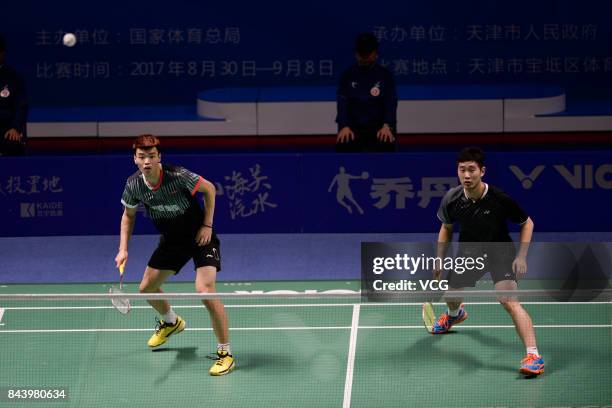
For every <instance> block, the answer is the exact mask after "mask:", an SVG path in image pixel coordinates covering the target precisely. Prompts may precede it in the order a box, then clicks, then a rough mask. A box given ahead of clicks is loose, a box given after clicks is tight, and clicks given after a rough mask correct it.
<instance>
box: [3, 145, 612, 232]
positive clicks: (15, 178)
mask: <svg viewBox="0 0 612 408" xmlns="http://www.w3.org/2000/svg"><path fill="white" fill-rule="evenodd" d="M611 157H612V152H610V151H597V152H562V153H560V152H555V153H552V152H551V153H546V152H538V153H525V152H512V153H491V154H490V155H489V157H488V164H487V171H486V175H485V178H484V179H485V181H487V182H489V183H491V184H493V185H496V186H498V187H500V188H502V189H503V190H505V191H507V192H508V193H509V194H510V195H511V196H512V197H514V198H515V200H516V201H518V203H519V204H520V205H521V206H522V207H523V208H524V209H525V211H526V212H527V213H528V214H529V215H530V216H531V217H532V219H533V220H534V222H535V225H536V230H537V231H568V232H571V231H612V211H610V208H611V204H612V162H611V160H610V158H611ZM163 161H164V162H171V163H174V164H179V165H183V166H185V167H186V168H188V169H190V170H192V171H194V172H196V173H199V174H200V175H202V176H203V177H204V178H206V179H208V180H210V181H212V182H214V183H215V185H216V186H217V195H218V196H217V203H216V209H215V228H216V229H217V231H218V232H219V233H297V232H310V233H319V232H322V233H329V232H395V233H413V232H435V231H437V230H438V229H439V227H440V222H439V221H438V219H437V218H436V211H437V209H438V206H439V204H440V199H441V198H442V196H443V195H444V194H445V192H446V191H447V190H448V188H449V187H451V186H453V185H456V184H457V182H458V181H457V176H456V169H455V153H426V154H391V155H384V154H381V155H377V154H369V155H368V154H364V155H337V154H312V155H305V154H276V155H274V154H260V155H251V154H245V155H200V156H195V155H185V156H178V155H176V156H171V155H167V156H166V155H164V156H163ZM135 170H136V168H135V165H134V163H133V161H132V157H131V156H130V155H126V156H91V157H22V158H2V159H0V218H1V220H2V222H1V223H0V236H45V235H93V234H98V235H99V234H103V235H104V234H116V233H117V232H118V228H119V219H120V217H121V213H122V205H121V204H120V198H121V194H122V191H123V187H124V183H125V180H126V178H127V177H128V176H129V175H130V174H132V173H133V172H134V171H135ZM138 218H139V220H138V222H137V225H136V231H135V232H136V233H153V232H154V229H153V227H152V224H151V222H150V221H149V220H146V219H143V218H146V217H145V216H144V211H143V212H141V213H140V215H139V217H138ZM515 230H516V228H515Z"/></svg>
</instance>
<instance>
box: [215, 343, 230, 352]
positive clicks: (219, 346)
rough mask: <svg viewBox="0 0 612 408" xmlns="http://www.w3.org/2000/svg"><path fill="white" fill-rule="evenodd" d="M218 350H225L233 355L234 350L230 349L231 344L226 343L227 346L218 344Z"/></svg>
mask: <svg viewBox="0 0 612 408" xmlns="http://www.w3.org/2000/svg"><path fill="white" fill-rule="evenodd" d="M217 350H225V351H227V354H232V348H231V347H230V344H229V343H225V344H221V343H217Z"/></svg>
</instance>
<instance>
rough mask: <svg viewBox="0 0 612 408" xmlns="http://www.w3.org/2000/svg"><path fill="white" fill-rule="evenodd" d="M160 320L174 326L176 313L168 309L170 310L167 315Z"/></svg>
mask: <svg viewBox="0 0 612 408" xmlns="http://www.w3.org/2000/svg"><path fill="white" fill-rule="evenodd" d="M162 320H163V321H164V322H165V323H168V324H175V323H176V313H174V310H172V308H170V310H168V313H166V314H163V315H162Z"/></svg>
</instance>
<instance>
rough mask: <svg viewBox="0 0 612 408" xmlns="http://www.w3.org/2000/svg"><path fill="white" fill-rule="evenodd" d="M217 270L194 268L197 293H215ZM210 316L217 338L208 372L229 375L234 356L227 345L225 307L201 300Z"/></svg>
mask: <svg viewBox="0 0 612 408" xmlns="http://www.w3.org/2000/svg"><path fill="white" fill-rule="evenodd" d="M216 280H217V268H216V267H215V266H201V267H199V268H196V281H195V287H196V291H197V292H198V293H216V292H217V290H216V287H215V282H216ZM202 303H204V306H206V309H207V310H208V313H209V314H210V321H211V322H212V327H213V331H214V332H215V336H216V337H217V360H216V362H215V363H214V364H213V365H212V367H210V370H209V371H208V372H209V374H210V375H214V376H218V375H225V374H228V373H230V372H231V371H232V370H233V369H234V367H235V362H234V356H233V354H232V349H231V346H230V343H229V324H228V321H227V314H226V313H225V307H224V306H223V303H222V302H221V300H220V299H205V300H202Z"/></svg>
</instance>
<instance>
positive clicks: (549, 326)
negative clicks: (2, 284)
mask: <svg viewBox="0 0 612 408" xmlns="http://www.w3.org/2000/svg"><path fill="white" fill-rule="evenodd" d="M357 306H359V305H355V307H357ZM358 318H359V314H357V319H358ZM353 319H355V310H354V309H353ZM353 322H354V321H353ZM534 327H535V328H536V329H538V328H540V329H598V328H612V324H566V325H562V324H558V325H557V324H543V325H535V326H534ZM356 328H358V329H418V330H424V328H423V325H417V326H358V327H356V326H352V325H351V326H285V327H235V328H230V331H260V330H261V331H275V330H351V340H350V341H351V342H352V341H353V340H354V341H355V345H356V344H357V343H356V342H357V334H356V332H357V330H355V329H356ZM464 329H514V326H513V325H511V324H510V325H478V326H476V325H474V326H464V325H461V327H460V328H459V330H464ZM211 330H212V328H210V327H195V328H187V329H185V331H211ZM146 331H151V328H150V327H149V328H146V329H11V330H0V333H96V332H100V333H103V332H146ZM353 332H355V336H354V337H353ZM351 344H352V343H351ZM353 358H354V355H353ZM347 370H348V367H347Z"/></svg>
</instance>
